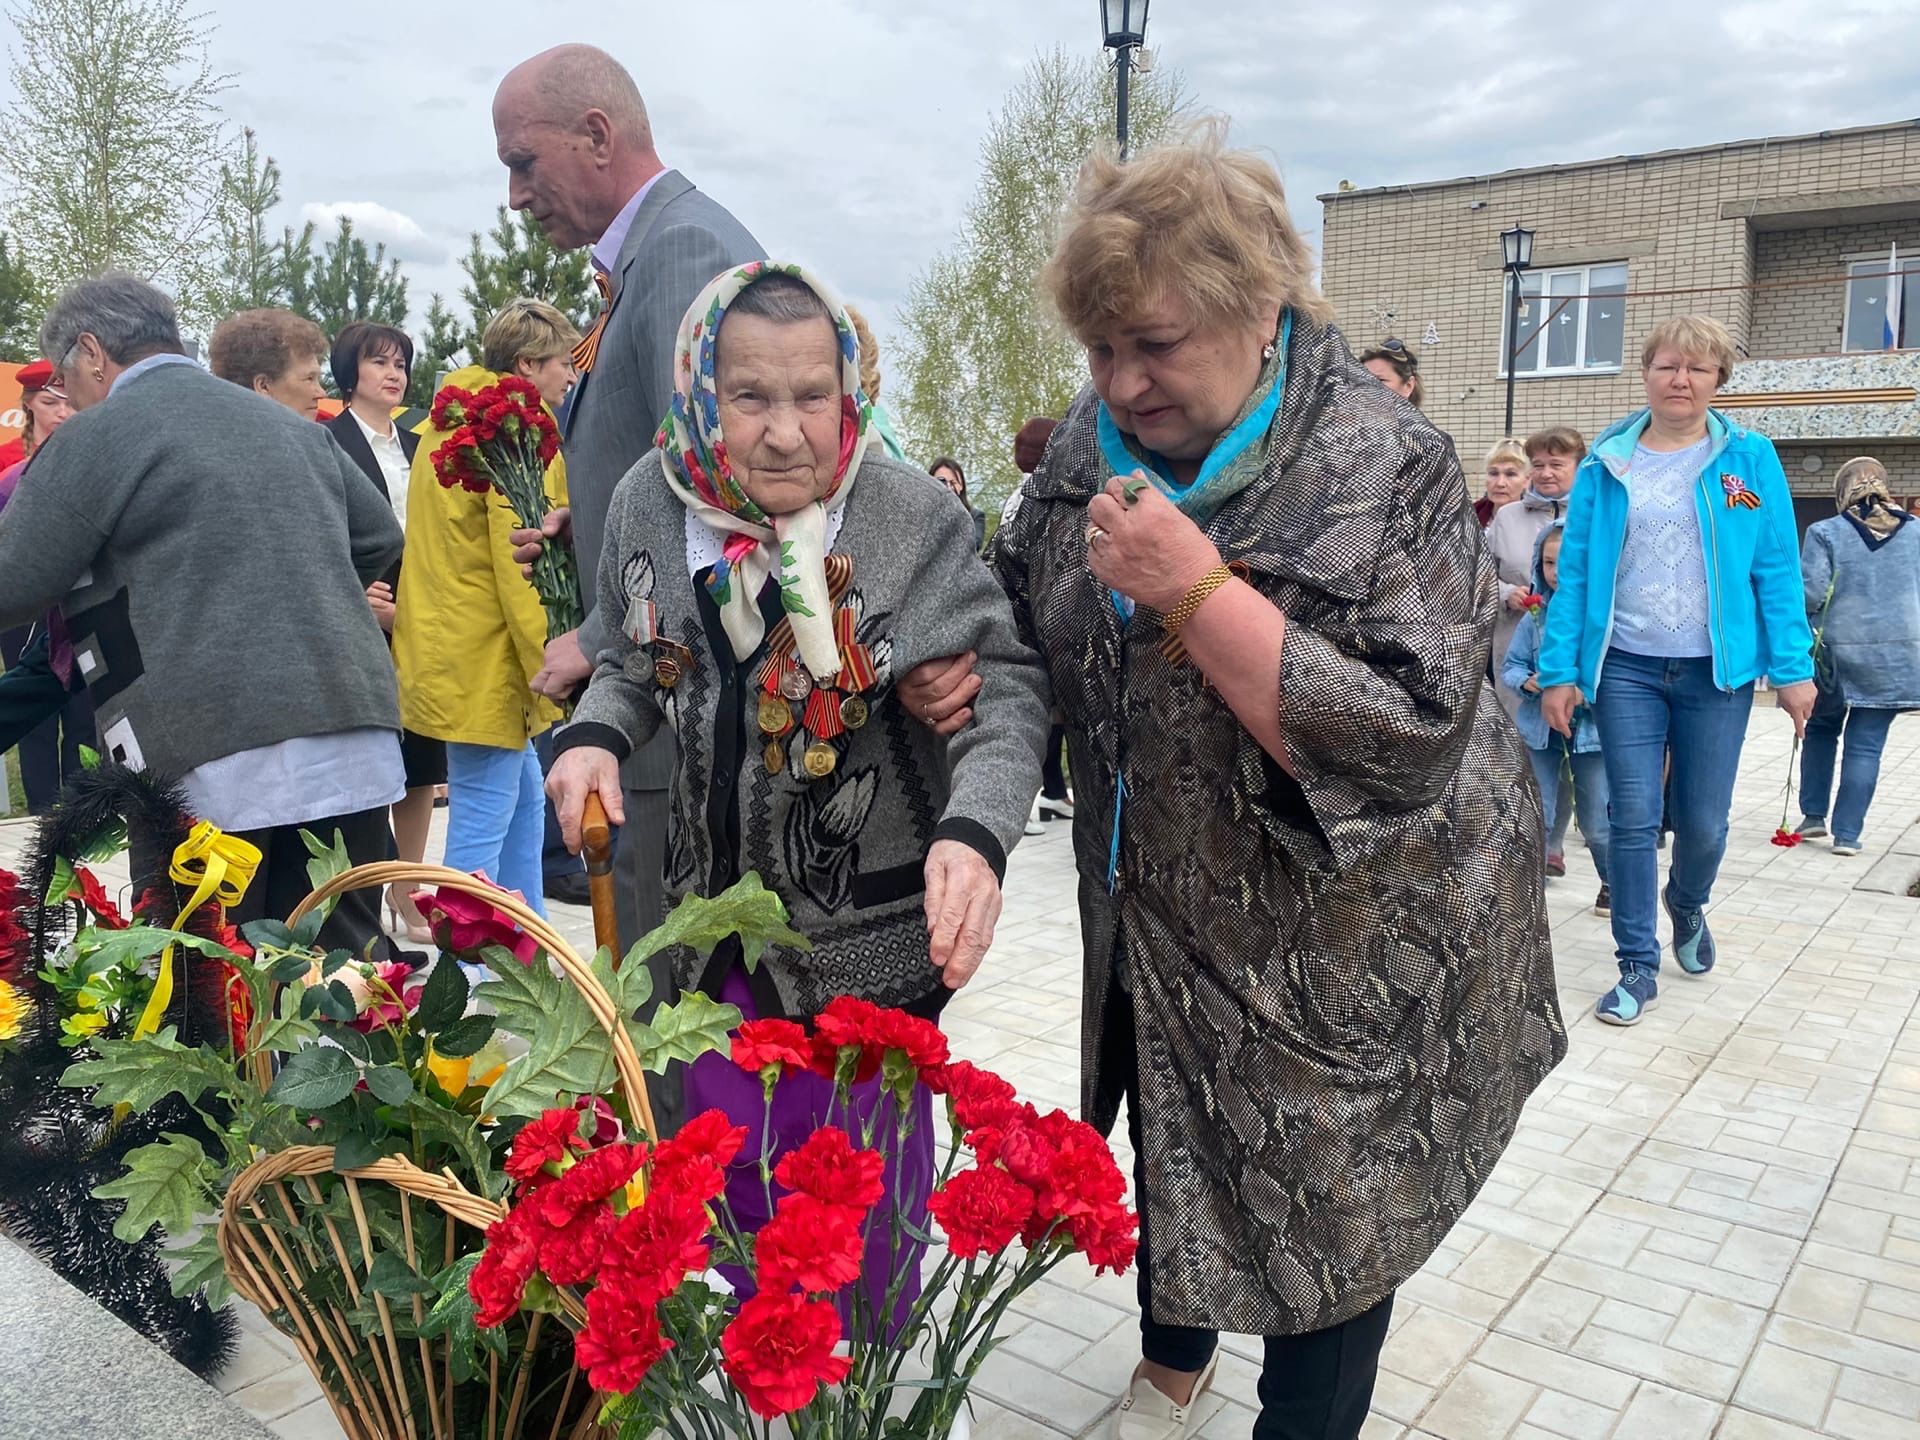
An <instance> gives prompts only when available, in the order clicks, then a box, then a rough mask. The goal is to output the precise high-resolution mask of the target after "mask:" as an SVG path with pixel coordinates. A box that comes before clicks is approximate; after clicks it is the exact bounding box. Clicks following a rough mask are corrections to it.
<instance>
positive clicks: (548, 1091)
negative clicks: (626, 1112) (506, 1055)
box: [479, 947, 652, 1116]
mask: <svg viewBox="0 0 1920 1440" xmlns="http://www.w3.org/2000/svg"><path fill="white" fill-rule="evenodd" d="M483 958H484V959H485V960H486V962H487V968H488V969H489V970H491V971H492V972H493V974H494V975H495V977H496V978H495V979H493V980H490V981H488V982H487V983H485V984H483V985H482V986H481V987H480V991H479V995H480V999H481V1000H483V1001H485V1002H487V1003H489V1004H491V1005H492V1006H493V1007H494V1010H495V1012H496V1013H497V1015H498V1017H499V1022H500V1025H501V1027H502V1028H503V1029H506V1030H508V1031H510V1032H512V1033H514V1034H517V1035H519V1036H521V1037H522V1038H523V1039H525V1040H526V1041H527V1052H526V1053H525V1054H524V1055H521V1056H518V1057H517V1058H515V1059H514V1060H512V1061H510V1062H509V1063H508V1065H507V1069H506V1073H505V1074H503V1075H502V1076H501V1077H500V1078H499V1079H498V1080H496V1081H494V1082H493V1086H492V1088H490V1089H489V1090H488V1091H487V1098H486V1100H485V1101H484V1102H482V1103H483V1105H484V1108H485V1111H486V1113H487V1114H489V1115H499V1116H508V1115H538V1114H539V1113H540V1112H541V1111H543V1110H547V1109H550V1108H551V1107H552V1106H553V1105H555V1104H556V1103H563V1102H565V1101H568V1100H572V1099H573V1098H575V1097H577V1096H580V1095H597V1094H600V1093H601V1092H602V1091H604V1090H606V1089H607V1088H608V1087H609V1086H611V1085H612V1084H613V1080H614V1073H615V1072H614V1067H613V1048H612V1045H611V1044H610V1042H609V1040H608V1037H607V1033H606V1031H604V1030H603V1029H601V1028H600V1022H599V1021H598V1020H596V1019H595V1018H594V1016H593V1012H592V1011H591V1010H589V1009H588V1008H587V1002H586V1001H585V1000H583V999H582V998H581V996H580V992H579V991H578V990H576V989H574V987H573V984H572V982H571V981H569V980H567V979H566V978H565V977H564V976H562V975H556V974H554V973H553V971H552V970H551V969H550V968H549V967H547V966H545V965H522V964H521V963H520V962H519V961H517V960H515V959H514V958H513V956H512V955H511V954H509V953H508V952H507V951H505V950H499V949H494V948H489V949H488V950H486V951H484V952H483ZM593 973H594V975H595V976H596V977H597V978H598V979H599V981H600V983H601V985H602V986H604V987H605V989H606V992H607V995H608V996H609V998H611V999H612V1001H613V1009H614V1013H615V1014H616V1015H621V1016H628V1015H632V1014H633V1012H634V1011H635V1010H636V1009H638V1008H639V1006H640V1005H641V1004H643V1003H644V1002H645V1000H646V998H647V997H648V996H649V995H650V994H651V993H652V982H651V981H650V980H649V979H648V978H647V971H646V967H645V966H644V965H636V964H633V963H631V962H629V963H628V964H626V965H624V966H622V967H621V968H620V969H619V970H617V971H616V970H615V969H614V968H613V956H612V955H611V954H609V953H608V951H607V950H606V949H605V948H604V947H603V948H602V949H601V950H600V952H599V953H598V954H597V955H595V956H594V957H593ZM625 1023H626V1025H627V1032H628V1034H629V1035H630V1036H632V1037H633V1039H634V1043H635V1046H636V1048H638V1046H639V1044H640V1039H641V1036H642V1035H643V1034H644V1031H643V1030H642V1028H641V1027H639V1026H638V1025H636V1024H635V1023H634V1022H633V1021H630V1020H629V1021H626V1022H625Z"/></svg>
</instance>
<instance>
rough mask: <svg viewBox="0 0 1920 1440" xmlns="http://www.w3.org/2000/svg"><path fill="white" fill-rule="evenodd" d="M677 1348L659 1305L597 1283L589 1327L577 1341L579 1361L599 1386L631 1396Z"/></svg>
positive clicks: (575, 1349) (589, 1309)
mask: <svg viewBox="0 0 1920 1440" xmlns="http://www.w3.org/2000/svg"><path fill="white" fill-rule="evenodd" d="M672 1348H673V1342H672V1341H671V1340H669V1339H668V1338H667V1337H666V1335H665V1333H663V1332H662V1330H661V1328H660V1316H659V1314H658V1312H657V1311H655V1309H654V1308H653V1304H652V1302H651V1301H649V1300H648V1299H647V1298H646V1297H645V1296H643V1295H641V1294H638V1293H637V1292H634V1291H631V1290H626V1289H623V1288H622V1287H620V1286H618V1285H606V1284H602V1285H596V1286H595V1287H594V1288H593V1290H592V1292H591V1293H590V1294H588V1296H587V1325H586V1328H585V1329H584V1330H582V1331H581V1332H580V1333H579V1334H578V1335H577V1336H575V1337H574V1341H573V1354H574V1358H575V1359H576V1360H578V1361H579V1363H580V1367H581V1368H582V1369H583V1370H585V1371H586V1372H587V1379H588V1380H590V1381H592V1382H593V1388H594V1389H596V1390H600V1391H604V1392H606V1393H609V1394H614V1395H628V1394H631V1393H632V1392H633V1391H635V1390H637V1389H639V1387H640V1382H641V1381H643V1380H645V1379H646V1378H647V1372H648V1371H649V1370H651V1369H652V1368H653V1366H654V1363H655V1362H656V1361H657V1360H659V1359H660V1357H661V1356H663V1355H665V1354H666V1353H667V1351H669V1350H671V1349H672Z"/></svg>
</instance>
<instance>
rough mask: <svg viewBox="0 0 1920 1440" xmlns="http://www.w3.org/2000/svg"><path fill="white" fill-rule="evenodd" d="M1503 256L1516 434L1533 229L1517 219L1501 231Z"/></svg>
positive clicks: (1509, 377)
mask: <svg viewBox="0 0 1920 1440" xmlns="http://www.w3.org/2000/svg"><path fill="white" fill-rule="evenodd" d="M1500 259H1501V261H1502V262H1503V264H1504V266H1505V269H1506V272H1507V345H1506V350H1507V423H1506V427H1505V428H1504V429H1503V430H1502V431H1501V432H1500V433H1501V434H1503V435H1511V434H1513V380H1514V374H1515V372H1516V371H1517V370H1518V369H1519V361H1520V274H1521V272H1522V271H1524V270H1531V269H1532V268H1533V231H1531V230H1529V229H1527V228H1526V227H1525V226H1524V225H1521V224H1519V223H1518V222H1516V223H1515V224H1514V227H1513V228H1512V229H1511V230H1502V231H1501V232H1500Z"/></svg>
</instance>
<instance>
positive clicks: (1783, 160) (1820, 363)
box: [1319, 120, 1920, 523]
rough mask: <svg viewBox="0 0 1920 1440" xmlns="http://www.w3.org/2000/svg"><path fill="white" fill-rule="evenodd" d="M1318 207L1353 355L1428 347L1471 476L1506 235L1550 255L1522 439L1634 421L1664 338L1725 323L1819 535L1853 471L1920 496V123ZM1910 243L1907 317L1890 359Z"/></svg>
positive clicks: (1426, 375) (1759, 423)
mask: <svg viewBox="0 0 1920 1440" xmlns="http://www.w3.org/2000/svg"><path fill="white" fill-rule="evenodd" d="M1319 198H1320V201H1321V203H1322V206H1323V208H1324V215H1325V219H1324V228H1323V231H1322V240H1321V246H1322V264H1321V269H1322V276H1321V281H1322V285H1323V286H1324V288H1325V290H1326V293H1327V296H1328V298H1329V299H1331V300H1332V301H1333V303H1334V305H1335V307H1336V308H1337V309H1338V311H1339V315H1340V323H1341V326H1342V328H1343V329H1344V330H1345V331H1346V334H1347V337H1348V339H1349V341H1350V342H1351V343H1352V344H1353V346H1354V348H1355V349H1356V350H1358V349H1360V348H1361V347H1362V346H1364V345H1367V344H1370V343H1372V342H1374V341H1376V340H1379V339H1382V338H1384V337H1386V336H1388V335H1397V336H1399V337H1400V338H1401V339H1403V340H1405V341H1406V342H1407V343H1408V344H1410V345H1411V346H1413V348H1414V349H1415V350H1417V351H1418V352H1419V354H1420V373H1421V379H1422V381H1423V383H1424V386H1425V390H1426V399H1425V404H1426V409H1427V411H1428V413H1429V414H1431V415H1432V417H1433V419H1434V421H1435V422H1436V423H1437V424H1438V425H1439V426H1440V427H1441V428H1442V429H1444V430H1447V431H1449V432H1450V433H1451V434H1452V435H1453V437H1454V440H1455V443H1456V445H1457V447H1458V449H1459V452H1460V456H1461V461H1462V463H1463V464H1464V465H1465V466H1466V467H1467V470H1468V473H1469V476H1476V475H1477V471H1478V468H1479V463H1480V458H1481V456H1483V455H1484V454H1485V452H1486V449H1487V447H1488V446H1489V445H1491V444H1492V443H1493V442H1494V440H1496V439H1497V438H1498V437H1499V435H1500V433H1501V423H1502V419H1503V414H1504V409H1505V403H1506V371H1505V368H1504V363H1503V356H1504V350H1505V335H1504V329H1505V311H1506V308H1507V305H1506V280H1505V274H1504V272H1503V271H1502V269H1501V258H1500V232H1501V231H1502V230H1505V229H1508V228H1510V227H1511V226H1513V225H1514V224H1516V223H1518V224H1522V225H1525V226H1527V227H1528V228H1529V229H1531V230H1533V231H1534V232H1535V235H1536V239H1535V242H1534V255H1533V269H1532V270H1531V271H1530V272H1529V273H1528V275H1527V277H1526V286H1525V289H1524V291H1523V297H1524V301H1523V307H1522V311H1523V313H1522V317H1521V319H1520V322H1519V326H1518V330H1517V332H1516V340H1517V344H1518V356H1519V358H1518V362H1517V365H1516V372H1517V373H1516V384H1515V398H1514V422H1513V423H1514V430H1515V431H1516V433H1518V434H1520V435H1522V436H1524V435H1525V434H1526V433H1527V432H1528V431H1529V430H1531V429H1536V428H1538V427H1540V426H1542V425H1547V424H1552V423H1556V422H1565V423H1569V424H1572V425H1576V426H1578V427H1579V428H1580V429H1581V430H1583V431H1585V432H1586V433H1587V434H1588V436H1589V437H1591V436H1592V435H1593V433H1594V432H1596V431H1597V430H1599V429H1600V428H1601V427H1602V426H1604V425H1605V424H1607V423H1608V422H1610V421H1612V420H1614V419H1615V418H1617V417H1619V416H1620V415H1622V414H1625V413H1627V412H1628V411H1630V410H1633V409H1637V408H1638V407H1639V406H1640V404H1641V403H1642V399H1641V388H1640V346H1641V342H1642V341H1643V339H1644V338H1645V336H1646V334H1647V332H1648V330H1650V329H1651V328H1652V327H1653V325H1654V324H1655V323H1656V322H1657V321H1659V320H1661V319H1664V318H1666V317H1667V316H1670V315H1678V314H1688V313H1706V314H1710V315H1715V316H1717V317H1718V318H1719V319H1721V320H1722V321H1724V322H1725V323H1726V325H1727V327H1728V328H1729V329H1730V330H1731V331H1732V332H1733V336H1734V339H1735V341H1736V342H1737V344H1738V345H1739V347H1740V350H1741V354H1742V356H1743V357H1744V358H1743V360H1742V363H1741V364H1740V365H1739V367H1738V368H1737V369H1736V370H1735V372H1734V375H1733V378H1732V380H1730V381H1729V382H1728V384H1727V386H1726V388H1725V390H1724V391H1723V392H1722V399H1721V401H1719V402H1717V403H1720V404H1721V405H1722V406H1723V408H1726V409H1727V410H1728V411H1729V412H1730V413H1732V414H1734V415H1736V416H1737V418H1739V419H1740V420H1741V421H1742V422H1743V423H1745V424H1748V425H1751V426H1752V427H1754V428H1755V429H1758V430H1760V431H1761V432H1763V433H1764V434H1767V435H1770V436H1772V437H1773V438H1774V440H1775V442H1776V443H1777V444H1778V446H1779V450H1780V455H1781V459H1782V462H1783V463H1784V465H1785V466H1786V470H1787V476H1788V480H1789V481H1790V482H1791V484H1792V485H1793V488H1794V491H1795V494H1796V496H1803V497H1806V500H1805V502H1804V503H1800V504H1798V505H1797V508H1798V509H1800V511H1801V514H1802V520H1803V523H1804V521H1805V520H1807V519H1809V518H1818V517H1819V516H1821V515H1823V514H1830V513H1832V512H1831V508H1830V507H1831V498H1830V497H1831V494H1832V490H1831V482H1832V475H1833V471H1834V468H1835V467H1836V466H1837V465H1838V463H1839V462H1840V461H1841V460H1844V459H1845V458H1847V457H1848V456H1851V455H1857V454H1863V453H1865V454H1874V455H1878V456H1879V457H1880V458H1881V459H1882V460H1883V461H1884V462H1885V463H1886V465H1887V468H1888V470H1889V472H1890V473H1891V474H1892V476H1893V478H1894V482H1895V485H1896V487H1897V488H1899V489H1901V490H1902V491H1904V492H1905V493H1907V494H1910V495H1915V496H1920V397H1917V391H1920V120H1905V121H1900V122H1898V123H1894V124H1886V125H1867V126H1861V127H1859V128H1857V129H1850V130H1830V131H1826V132H1823V133H1821V134H1818V135H1791V136H1774V137H1769V138H1766V139H1759V140H1741V141H1736V142H1734V143H1732V144H1725V145H1704V146H1697V147H1692V148H1688V149H1682V150H1663V151H1659V152H1657V153H1654V154H1648V155H1624V156H1619V157H1616V158H1614V159H1610V160H1596V161H1588V162H1582V163H1579V164H1569V165H1546V166H1538V167H1533V168H1529V169H1523V170H1508V171H1504V172H1502V173H1500V174H1497V175H1477V176H1466V177H1463V178H1460V179H1456V180H1438V181H1427V182H1421V183H1415V184H1407V185H1393V186H1382V187H1378V188H1374V189H1364V190H1342V191H1339V192H1337V193H1334V194H1330V195H1322V196H1320V197H1319ZM1894 246H1898V254H1899V266H1900V270H1901V271H1902V272H1903V273H1902V276H1901V283H1903V284H1904V286H1905V290H1904V300H1905V306H1904V308H1905V315H1904V322H1903V324H1902V327H1901V328H1902V332H1903V333H1902V335H1901V336H1900V337H1899V344H1900V345H1901V346H1902V347H1903V348H1900V349H1896V350H1894V351H1891V352H1889V351H1885V350H1883V349H1882V348H1881V345H1882V337H1881V332H1882V327H1883V322H1884V314H1885V308H1884V307H1885V304H1886V298H1887V287H1888V278H1887V262H1888V256H1889V252H1890V251H1891V249H1892V248H1893V247H1894ZM1543 319H1544V320H1545V332H1546V333H1545V335H1544V336H1543V335H1542V334H1541V329H1542V321H1543ZM1823 506H1824V507H1826V508H1823Z"/></svg>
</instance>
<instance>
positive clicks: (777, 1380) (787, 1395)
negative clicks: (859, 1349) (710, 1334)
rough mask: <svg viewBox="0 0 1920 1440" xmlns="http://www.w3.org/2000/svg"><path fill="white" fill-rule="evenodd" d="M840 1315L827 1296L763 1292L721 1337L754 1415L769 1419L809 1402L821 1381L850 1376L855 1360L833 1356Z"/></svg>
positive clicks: (735, 1380)
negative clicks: (820, 1298) (807, 1296)
mask: <svg viewBox="0 0 1920 1440" xmlns="http://www.w3.org/2000/svg"><path fill="white" fill-rule="evenodd" d="M839 1343H840V1316H839V1314H838V1312H836V1311H835V1310H834V1308H833V1306H831V1305H829V1304H827V1303H826V1302H825V1301H823V1300H807V1299H804V1298H803V1297H801V1296H799V1295H776V1294H772V1293H770V1292H768V1291H765V1290H763V1291H761V1292H760V1293H759V1294H758V1295H755V1296H754V1297H753V1298H752V1299H751V1300H749V1301H747V1302H746V1303H745V1304H744V1305H742V1306H741V1307H740V1311H739V1313H738V1314H737V1315H735V1316H734V1317H733V1320H732V1321H731V1322H730V1323H729V1324H728V1326H727V1328H726V1330H725V1331H724V1332H723V1333H722V1334H721V1336H720V1350H721V1353H722V1354H723V1355H724V1356H725V1357H726V1358H725V1362H724V1363H725V1366H726V1371H727V1378H728V1379H729V1380H731V1381H733V1385H734V1388H735V1389H736V1390H738V1391H739V1392H740V1394H741V1397H742V1398H743V1399H745V1400H746V1402H747V1406H748V1408H749V1409H751V1410H752V1411H753V1413H754V1414H756V1415H758V1416H760V1417H762V1418H763V1419H768V1420H771V1419H773V1418H774V1417H776V1416H780V1415H791V1414H792V1413H793V1412H794V1411H795V1410H798V1409H800V1408H801V1407H802V1406H804V1405H806V1404H807V1402H808V1401H810V1400H812V1399H813V1397H814V1396H815V1395H816V1394H817V1393H818V1392H819V1389H820V1387H821V1386H822V1385H837V1384H839V1383H840V1382H841V1381H842V1380H844V1379H846V1378H847V1372H848V1371H849V1370H851V1369H852V1368H853V1361H851V1360H850V1359H848V1358H847V1357H846V1356H844V1355H835V1354H834V1353H833V1347H834V1346H835V1345H837V1344H839Z"/></svg>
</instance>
